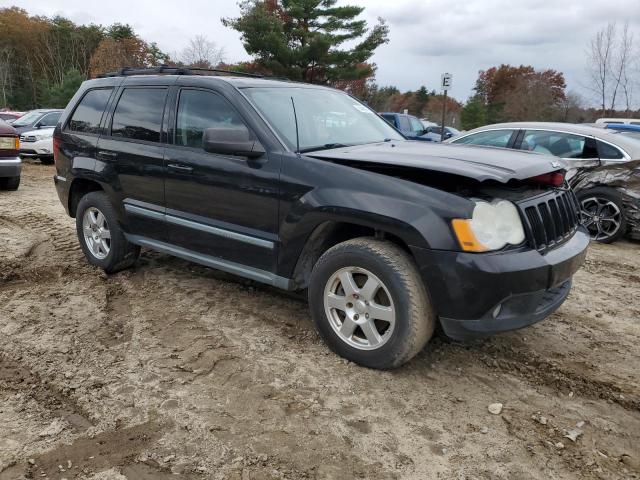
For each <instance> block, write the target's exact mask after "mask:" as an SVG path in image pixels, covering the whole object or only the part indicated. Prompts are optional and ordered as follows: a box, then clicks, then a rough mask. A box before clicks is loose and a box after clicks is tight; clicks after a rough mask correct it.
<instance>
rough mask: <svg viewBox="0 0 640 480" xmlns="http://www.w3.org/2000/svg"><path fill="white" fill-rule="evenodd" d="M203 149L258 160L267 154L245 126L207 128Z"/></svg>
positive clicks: (203, 137) (204, 134) (203, 135)
mask: <svg viewBox="0 0 640 480" xmlns="http://www.w3.org/2000/svg"><path fill="white" fill-rule="evenodd" d="M202 148H204V150H205V152H209V153H218V154H221V155H236V156H239V157H249V158H257V157H260V156H262V155H264V153H265V151H264V148H263V147H262V145H261V144H260V142H259V141H258V140H256V139H254V138H252V136H251V133H250V132H249V130H248V129H247V127H245V126H244V125H234V126H230V127H223V128H217V127H216V128H207V129H206V130H205V131H204V133H203V134H202Z"/></svg>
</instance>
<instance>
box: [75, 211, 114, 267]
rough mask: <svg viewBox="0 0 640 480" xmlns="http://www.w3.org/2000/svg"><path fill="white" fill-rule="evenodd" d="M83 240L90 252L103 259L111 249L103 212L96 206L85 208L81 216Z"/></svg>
mask: <svg viewBox="0 0 640 480" xmlns="http://www.w3.org/2000/svg"><path fill="white" fill-rule="evenodd" d="M82 232H83V234H84V241H85V244H86V245H87V247H88V248H89V251H90V252H91V254H92V255H93V256H94V257H96V258H97V259H99V260H103V259H105V258H106V257H107V255H109V252H110V251H111V232H110V231H109V224H108V223H107V219H106V218H105V216H104V214H103V213H102V212H101V211H100V210H98V209H97V208H96V207H90V208H88V209H86V210H85V212H84V216H83V218H82Z"/></svg>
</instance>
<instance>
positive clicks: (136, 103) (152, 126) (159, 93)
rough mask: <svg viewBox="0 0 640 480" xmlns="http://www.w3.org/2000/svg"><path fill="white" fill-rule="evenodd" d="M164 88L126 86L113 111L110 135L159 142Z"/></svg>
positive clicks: (165, 94) (165, 90)
mask: <svg viewBox="0 0 640 480" xmlns="http://www.w3.org/2000/svg"><path fill="white" fill-rule="evenodd" d="M166 96H167V89H166V88H126V89H125V90H124V91H123V92H122V95H121V96H120V100H119V101H118V106H117V107H116V110H115V112H114V113H113V122H112V124H111V135H113V136H114V137H122V138H130V139H132V140H142V141H146V142H159V141H160V130H161V129H162V128H161V126H162V114H163V112H164V101H165V98H166Z"/></svg>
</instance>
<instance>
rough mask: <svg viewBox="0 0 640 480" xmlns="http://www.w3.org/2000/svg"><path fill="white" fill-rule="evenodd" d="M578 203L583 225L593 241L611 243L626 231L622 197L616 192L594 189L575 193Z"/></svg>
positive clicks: (609, 189)
mask: <svg viewBox="0 0 640 480" xmlns="http://www.w3.org/2000/svg"><path fill="white" fill-rule="evenodd" d="M576 196H577V197H578V201H579V202H580V211H581V213H582V221H583V225H584V226H585V227H586V228H587V230H589V234H590V235H591V238H592V239H593V240H596V241H597V242H600V243H613V242H615V241H616V240H618V239H620V238H622V237H623V236H624V234H625V233H626V231H627V218H626V216H625V213H624V207H623V204H622V197H621V196H620V193H619V192H618V191H617V190H614V189H613V188H608V187H595V188H588V189H586V190H580V191H579V192H576Z"/></svg>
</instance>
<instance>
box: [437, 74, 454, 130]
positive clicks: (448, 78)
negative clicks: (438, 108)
mask: <svg viewBox="0 0 640 480" xmlns="http://www.w3.org/2000/svg"><path fill="white" fill-rule="evenodd" d="M452 81H453V76H452V75H451V74H450V73H443V74H442V77H440V88H441V89H442V90H444V101H443V102H442V123H441V124H440V141H441V142H444V122H445V118H446V116H447V91H448V90H449V89H450V88H451V84H452Z"/></svg>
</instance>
